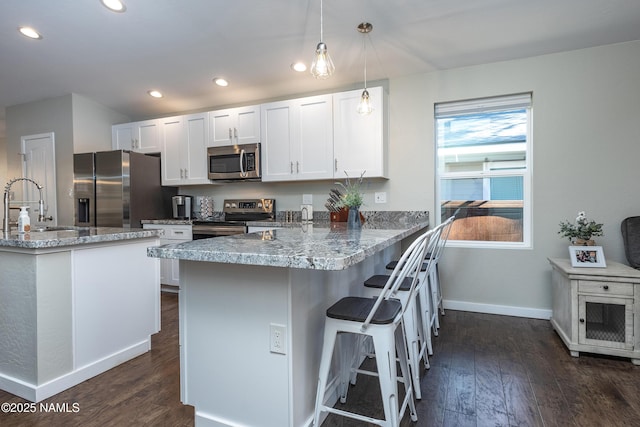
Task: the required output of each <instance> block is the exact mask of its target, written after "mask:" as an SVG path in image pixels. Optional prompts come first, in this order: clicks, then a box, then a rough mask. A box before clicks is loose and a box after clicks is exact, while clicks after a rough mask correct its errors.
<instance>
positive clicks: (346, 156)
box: [333, 87, 388, 178]
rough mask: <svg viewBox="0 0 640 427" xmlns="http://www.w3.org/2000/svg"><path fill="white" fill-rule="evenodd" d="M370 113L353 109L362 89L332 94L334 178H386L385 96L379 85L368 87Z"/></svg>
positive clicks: (356, 105)
mask: <svg viewBox="0 0 640 427" xmlns="http://www.w3.org/2000/svg"><path fill="white" fill-rule="evenodd" d="M367 90H368V91H369V95H370V100H371V104H372V106H373V112H372V113H371V114H369V115H360V114H358V113H357V111H356V109H357V107H358V103H359V102H360V96H361V95H362V89H358V90H353V91H349V92H342V93H336V94H334V95H333V149H334V156H335V163H334V174H335V178H345V177H346V176H345V172H346V173H347V175H348V176H349V177H352V178H353V177H359V176H360V174H362V172H365V174H364V177H365V178H374V177H375V178H377V177H384V178H386V177H387V153H386V151H387V135H386V132H387V127H388V126H387V123H386V122H387V119H386V117H387V116H386V114H387V113H386V95H385V92H384V90H383V88H382V87H373V88H367Z"/></svg>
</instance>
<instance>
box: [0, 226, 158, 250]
mask: <svg viewBox="0 0 640 427" xmlns="http://www.w3.org/2000/svg"><path fill="white" fill-rule="evenodd" d="M34 228H35V227H34ZM161 234H162V230H143V229H141V228H131V229H126V228H117V227H72V226H69V227H64V226H59V227H50V229H47V231H31V232H30V233H25V234H18V232H17V231H16V230H13V231H12V232H11V233H9V235H5V234H3V233H0V248H2V247H5V248H26V249H40V248H57V247H63V246H75V245H85V244H89V243H101V242H113V241H118V240H132V239H144V238H152V237H159V236H160V235H161Z"/></svg>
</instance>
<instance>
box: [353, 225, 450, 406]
mask: <svg viewBox="0 0 640 427" xmlns="http://www.w3.org/2000/svg"><path fill="white" fill-rule="evenodd" d="M442 229H443V225H440V226H438V227H436V228H434V229H433V230H430V231H429V233H430V239H429V242H428V243H427V248H426V253H427V254H431V256H433V255H434V254H435V252H436V249H437V248H436V245H437V243H438V242H439V240H440V238H439V237H440V234H441V232H442ZM423 260H424V258H422V259H421V260H420V262H419V263H418V264H419V265H418V266H417V268H416V269H415V272H414V273H413V274H415V276H416V277H417V282H416V285H415V287H416V289H415V292H413V293H410V292H409V291H411V283H412V277H407V278H405V279H404V281H403V282H402V283H401V284H400V286H398V287H397V290H396V291H395V292H394V293H393V294H392V296H393V297H395V298H398V299H399V300H400V302H401V303H402V306H403V307H404V322H403V326H404V333H405V336H406V337H407V346H408V357H409V369H410V370H411V378H412V381H413V391H414V393H415V397H416V399H422V392H421V390H420V359H422V360H423V362H424V366H425V368H426V369H429V368H430V364H429V354H433V349H432V346H431V331H430V327H429V325H428V321H429V319H431V315H430V307H431V303H430V301H429V300H428V295H429V292H428V289H427V285H428V277H429V274H430V269H431V268H433V265H434V264H433V263H431V262H430V261H431V259H427V261H426V262H424V261H423ZM399 265H400V266H402V265H403V261H402V259H401V260H400V261H398V262H396V263H395V268H398V266H399ZM389 277H390V276H388V275H383V274H378V275H374V276H371V277H370V278H368V279H367V280H365V282H364V287H365V290H364V296H370V297H376V296H377V295H378V294H379V293H380V290H381V289H382V288H383V287H384V284H385V283H386V281H388V280H389ZM352 382H355V381H352Z"/></svg>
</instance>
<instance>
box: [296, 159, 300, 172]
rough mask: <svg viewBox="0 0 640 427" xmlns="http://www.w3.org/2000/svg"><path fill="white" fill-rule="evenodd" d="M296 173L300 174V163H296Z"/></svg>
mask: <svg viewBox="0 0 640 427" xmlns="http://www.w3.org/2000/svg"><path fill="white" fill-rule="evenodd" d="M296 173H300V162H296Z"/></svg>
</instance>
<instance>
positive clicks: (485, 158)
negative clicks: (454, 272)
mask: <svg viewBox="0 0 640 427" xmlns="http://www.w3.org/2000/svg"><path fill="white" fill-rule="evenodd" d="M435 124H436V159H437V160H436V161H437V168H436V185H437V188H436V194H437V200H438V203H437V204H436V205H437V208H436V209H437V210H438V212H437V216H438V217H439V218H440V220H441V221H445V220H446V219H447V218H448V217H449V216H451V215H453V213H454V212H456V211H457V212H458V214H457V218H458V219H457V220H456V221H455V222H454V224H453V226H452V228H451V232H450V234H449V239H450V240H451V242H452V243H453V244H460V245H462V242H464V246H483V247H484V246H488V247H514V248H524V247H530V242H531V236H530V234H531V224H530V223H531V184H530V183H531V179H530V176H531V131H530V129H531V94H520V95H510V96H502V97H495V98H484V99H476V100H470V101H460V102H448V103H441V104H436V107H435Z"/></svg>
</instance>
